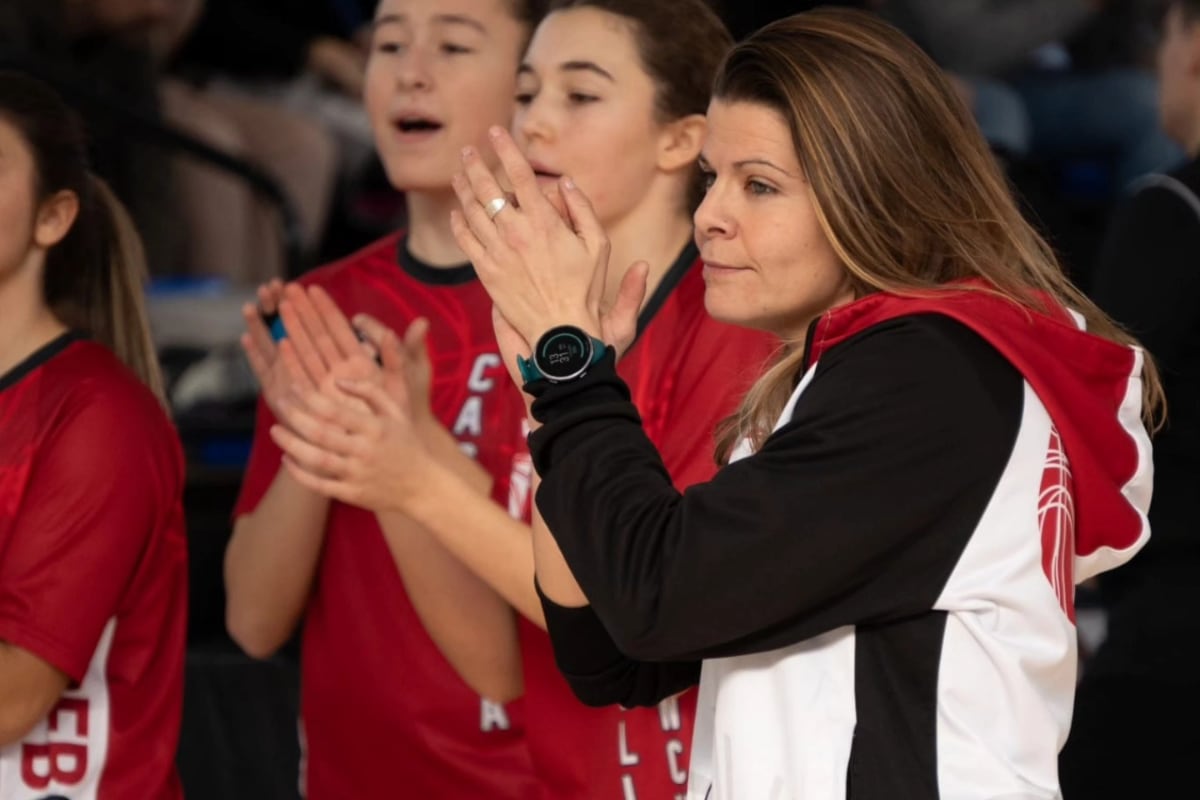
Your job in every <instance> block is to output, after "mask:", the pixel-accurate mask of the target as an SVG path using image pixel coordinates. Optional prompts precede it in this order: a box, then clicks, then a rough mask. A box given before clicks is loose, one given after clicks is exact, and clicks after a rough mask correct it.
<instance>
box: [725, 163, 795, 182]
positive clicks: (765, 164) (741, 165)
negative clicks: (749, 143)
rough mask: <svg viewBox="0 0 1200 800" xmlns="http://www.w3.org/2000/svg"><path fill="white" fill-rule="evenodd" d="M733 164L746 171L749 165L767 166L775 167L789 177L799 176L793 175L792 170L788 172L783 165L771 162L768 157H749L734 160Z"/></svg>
mask: <svg viewBox="0 0 1200 800" xmlns="http://www.w3.org/2000/svg"><path fill="white" fill-rule="evenodd" d="M733 166H734V167H735V168H736V169H739V170H742V171H743V172H745V171H746V169H747V168H748V167H767V168H768V169H773V170H775V171H776V172H779V173H781V174H783V175H786V176H788V177H789V178H795V177H797V176H796V175H793V174H792V173H791V172H788V171H787V170H786V169H784V168H783V167H781V166H779V165H777V164H773V163H771V161H770V160H769V159H766V158H747V159H743V160H741V161H736V162H734V165H733Z"/></svg>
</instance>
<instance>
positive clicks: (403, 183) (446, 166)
mask: <svg viewBox="0 0 1200 800" xmlns="http://www.w3.org/2000/svg"><path fill="white" fill-rule="evenodd" d="M380 158H381V159H382V160H383V168H384V171H385V172H386V173H387V176H388V182H389V183H391V184H392V187H393V188H395V189H396V190H398V191H406V190H408V191H431V190H435V189H444V188H446V187H448V186H449V185H450V179H451V177H452V176H453V175H454V173H455V171H456V169H457V167H456V163H457V162H455V161H454V159H452V158H449V157H426V158H420V157H416V156H414V155H412V154H407V153H406V154H394V153H393V154H389V153H385V152H383V151H381V152H380Z"/></svg>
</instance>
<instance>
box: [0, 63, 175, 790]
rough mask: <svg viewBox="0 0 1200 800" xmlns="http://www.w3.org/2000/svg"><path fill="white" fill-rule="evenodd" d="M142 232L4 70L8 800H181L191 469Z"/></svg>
mask: <svg viewBox="0 0 1200 800" xmlns="http://www.w3.org/2000/svg"><path fill="white" fill-rule="evenodd" d="M144 274H145V263H144V258H143V256H142V249H141V243H140V240H139V238H138V235H137V233H136V231H135V230H134V229H133V226H132V225H131V223H130V220H129V216H128V214H127V213H126V212H125V210H124V209H123V208H122V207H121V205H120V203H119V202H117V200H116V198H115V197H114V196H113V195H112V193H111V192H110V191H109V190H108V188H107V187H106V186H105V185H104V184H103V183H102V182H101V181H100V180H99V179H97V178H95V177H94V176H92V175H91V173H90V172H89V171H88V168H87V159H86V148H85V144H84V137H83V133H82V131H81V130H80V128H79V126H78V124H77V122H76V121H75V119H74V118H73V116H72V115H71V113H70V111H69V110H68V109H67V108H66V106H65V105H63V103H62V101H61V100H60V99H59V98H58V97H57V96H56V95H55V94H54V93H53V92H52V91H50V90H49V89H48V88H46V87H45V86H44V85H42V84H40V83H39V82H37V81H35V80H33V79H31V78H28V77H26V76H24V75H21V74H19V73H14V72H0V776H3V780H2V781H0V796H3V797H27V796H37V797H41V796H66V797H72V798H95V799H96V800H108V798H128V797H138V798H150V799H151V800H174V799H175V798H179V797H181V792H180V788H179V780H178V777H177V775H176V773H175V767H174V760H175V747H176V744H177V741H178V736H179V723H180V715H181V712H182V700H183V655H184V642H185V635H186V611H187V609H186V598H187V594H186V593H187V585H186V582H187V572H186V569H187V564H186V559H187V550H186V542H185V539H184V523H183V509H182V490H183V458H182V451H181V448H180V446H179V440H178V437H177V436H176V434H175V431H174V429H173V427H172V425H171V423H170V420H169V419H168V417H167V415H166V413H165V410H164V404H163V399H162V398H163V395H162V380H161V377H160V375H159V371H158V367H157V364H156V361H155V355H154V350H153V347H152V346H151V342H150V336H149V331H148V328H147V324H146V315H145V310H144V308H143V303H142V299H141V281H142V278H143V276H144Z"/></svg>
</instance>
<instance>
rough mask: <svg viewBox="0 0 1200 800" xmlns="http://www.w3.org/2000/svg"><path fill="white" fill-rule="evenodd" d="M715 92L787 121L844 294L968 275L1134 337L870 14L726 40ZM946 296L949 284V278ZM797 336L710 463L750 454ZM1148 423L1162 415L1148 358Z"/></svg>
mask: <svg viewBox="0 0 1200 800" xmlns="http://www.w3.org/2000/svg"><path fill="white" fill-rule="evenodd" d="M713 95H714V98H716V99H720V100H723V101H727V102H736V101H744V102H751V103H756V104H761V105H765V106H767V107H770V108H772V109H774V110H775V111H777V112H778V113H779V114H781V115H782V117H783V118H784V119H785V120H786V121H787V123H788V125H789V126H790V128H791V134H792V140H793V143H794V145H795V149H796V154H797V156H798V158H799V161H800V164H801V166H802V167H803V169H804V174H805V176H806V178H807V179H808V182H809V184H810V187H811V190H812V194H813V197H814V200H815V205H816V210H817V217H818V219H819V222H820V225H821V227H822V229H823V231H824V233H825V236H826V237H827V238H828V240H829V242H830V244H831V245H832V247H833V249H834V251H835V252H836V253H837V255H838V257H839V259H840V260H841V263H842V265H843V267H844V268H845V269H846V272H847V273H848V275H849V277H850V280H851V282H852V285H853V288H854V290H855V294H856V295H857V296H859V297H862V296H865V295H868V294H871V293H873V292H881V291H883V292H892V293H896V294H910V295H911V294H929V293H933V292H939V291H946V290H947V288H948V285H949V284H951V283H952V282H956V281H959V280H962V279H964V278H978V279H981V280H982V282H983V284H984V285H985V286H987V287H989V290H990V291H993V292H995V293H996V294H998V295H1000V296H1002V297H1004V298H1006V299H1008V300H1010V301H1012V302H1013V303H1017V304H1020V305H1022V306H1025V307H1026V308H1028V309H1029V311H1030V312H1031V313H1041V312H1043V311H1046V310H1047V309H1045V308H1044V306H1043V304H1042V303H1040V302H1039V298H1043V297H1049V298H1052V299H1053V300H1054V301H1055V302H1057V303H1058V304H1060V305H1062V306H1064V307H1069V308H1072V309H1074V310H1076V311H1078V312H1079V313H1080V314H1082V315H1083V317H1084V319H1085V320H1086V323H1087V328H1088V330H1089V331H1091V332H1092V333H1095V334H1097V335H1099V336H1101V337H1103V338H1105V339H1109V340H1111V341H1114V342H1120V343H1122V344H1130V345H1136V344H1137V342H1136V341H1135V340H1134V339H1133V337H1131V336H1129V335H1128V334H1127V333H1125V332H1124V331H1122V330H1121V329H1120V328H1119V327H1118V326H1117V325H1116V324H1115V323H1114V322H1113V321H1112V320H1111V319H1109V318H1108V317H1107V316H1106V315H1105V314H1104V313H1103V312H1102V311H1101V310H1100V309H1099V308H1097V307H1096V305H1095V304H1094V303H1092V302H1091V301H1090V300H1089V299H1088V298H1087V297H1086V296H1084V294H1083V293H1082V292H1080V291H1079V290H1078V289H1076V288H1075V287H1074V286H1073V285H1072V284H1071V282H1070V281H1069V280H1068V279H1067V277H1066V276H1065V275H1064V274H1063V271H1062V269H1061V267H1060V265H1059V263H1058V259H1057V258H1056V256H1055V254H1054V252H1053V250H1052V249H1051V247H1050V246H1049V244H1047V242H1046V241H1045V240H1044V239H1043V238H1042V237H1041V236H1040V235H1039V234H1038V233H1037V231H1036V230H1034V228H1033V226H1032V225H1030V224H1029V222H1028V221H1027V220H1026V219H1025V218H1024V216H1023V215H1022V214H1021V212H1020V210H1019V209H1018V207H1017V204H1016V201H1015V199H1014V197H1013V193H1012V191H1011V188H1010V187H1009V185H1008V183H1007V181H1006V179H1005V177H1004V175H1003V173H1002V171H1001V168H1000V166H999V164H998V162H997V161H996V159H995V158H994V157H993V155H992V153H991V151H990V150H989V149H988V146H987V144H986V143H985V141H984V139H983V137H982V135H981V134H980V133H979V129H978V127H977V126H976V124H975V122H974V120H973V118H972V117H971V114H970V112H969V111H968V109H967V108H966V106H965V104H964V103H963V102H962V100H961V99H960V98H959V96H958V95H957V93H956V92H955V91H954V89H953V88H952V86H951V85H950V83H949V81H948V80H947V78H946V76H945V75H944V74H943V72H942V71H941V69H940V68H939V67H938V66H937V65H936V64H934V62H933V61H932V60H930V58H929V57H928V56H927V55H926V54H925V53H924V52H922V51H921V50H920V49H919V48H918V47H917V46H916V45H915V44H914V43H913V42H912V41H911V40H910V39H908V38H907V37H906V36H905V35H904V34H902V33H900V32H899V31H898V30H896V29H895V28H893V27H892V26H891V25H889V24H887V23H886V22H884V21H882V20H881V19H879V18H878V17H877V16H875V15H872V14H869V13H866V12H861V11H853V10H848V9H832V8H831V9H820V10H816V11H809V12H805V13H801V14H797V15H795V16H792V17H788V18H786V19H782V20H779V21H777V22H774V23H771V24H770V25H767V26H766V27H764V28H762V29H761V30H759V31H758V32H756V33H754V34H752V35H751V36H750V37H748V38H747V39H745V40H743V41H742V42H740V43H739V44H737V45H736V46H735V47H734V48H733V50H731V51H730V52H729V54H728V55H727V56H726V58H725V60H724V62H723V63H722V65H721V68H720V70H719V71H718V74H717V80H716V84H715V87H714V91H713ZM955 290H959V291H961V288H959V287H955ZM803 351H804V348H803V342H785V343H784V348H783V351H782V352H781V355H780V357H779V359H778V360H777V361H776V363H775V364H774V365H773V366H772V367H771V368H770V369H769V370H768V371H767V372H766V374H765V375H763V376H762V377H761V378H760V379H759V380H758V381H757V382H756V383H755V385H754V386H753V387H751V389H750V391H749V393H748V394H747V395H746V397H745V399H744V400H743V402H742V404H741V407H740V408H739V409H738V411H737V412H736V413H735V414H734V416H733V417H731V418H730V419H728V420H726V421H725V423H724V424H723V425H722V426H721V428H720V430H719V431H718V447H717V454H718V459H719V460H721V461H724V460H726V459H727V458H728V455H729V453H730V450H731V449H732V447H733V446H734V444H735V443H736V442H737V441H738V440H739V439H741V438H743V437H745V438H748V439H749V440H750V441H751V443H752V444H753V445H754V446H755V447H756V448H757V447H758V446H760V445H761V444H762V442H763V440H764V439H766V437H767V435H768V434H769V433H770V431H771V429H772V427H773V426H774V423H775V421H776V419H777V418H778V416H779V414H780V413H782V411H783V407H784V405H785V404H786V402H787V399H788V397H789V396H790V394H791V393H792V391H793V389H794V387H795V384H796V381H797V380H798V379H799V377H800V376H799V369H800V365H801V362H802V360H803ZM1143 385H1144V387H1145V403H1144V408H1145V410H1146V414H1147V419H1148V420H1151V421H1154V420H1159V419H1161V417H1162V414H1163V412H1164V403H1163V394H1162V386H1161V383H1160V382H1159V378H1158V374H1157V371H1156V370H1155V368H1154V365H1153V363H1152V362H1151V360H1150V359H1149V357H1147V359H1146V367H1145V372H1144V375H1143Z"/></svg>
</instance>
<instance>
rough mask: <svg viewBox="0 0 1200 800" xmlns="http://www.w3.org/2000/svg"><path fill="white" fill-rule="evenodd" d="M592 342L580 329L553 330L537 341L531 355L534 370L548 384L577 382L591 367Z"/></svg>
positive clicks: (570, 327)
mask: <svg viewBox="0 0 1200 800" xmlns="http://www.w3.org/2000/svg"><path fill="white" fill-rule="evenodd" d="M593 355H594V353H593V350H592V340H591V337H589V336H588V335H587V334H586V333H584V332H583V331H581V330H580V329H579V328H576V327H573V326H570V325H564V326H562V327H559V328H552V329H551V330H549V331H546V333H545V334H543V335H542V338H540V339H538V343H537V351H536V352H535V353H534V354H533V357H534V360H535V361H536V363H537V367H538V369H539V370H541V371H542V374H543V375H545V376H546V378H547V379H549V380H551V381H566V380H570V379H572V378H577V377H579V376H580V375H582V374H583V372H584V371H585V370H586V369H587V368H588V366H589V365H590V364H591V363H592V356H593Z"/></svg>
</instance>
